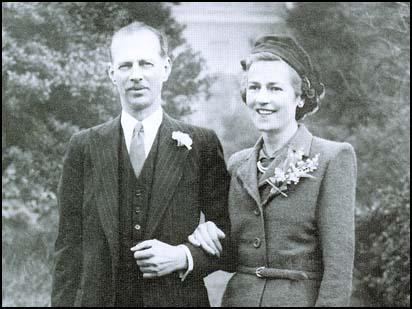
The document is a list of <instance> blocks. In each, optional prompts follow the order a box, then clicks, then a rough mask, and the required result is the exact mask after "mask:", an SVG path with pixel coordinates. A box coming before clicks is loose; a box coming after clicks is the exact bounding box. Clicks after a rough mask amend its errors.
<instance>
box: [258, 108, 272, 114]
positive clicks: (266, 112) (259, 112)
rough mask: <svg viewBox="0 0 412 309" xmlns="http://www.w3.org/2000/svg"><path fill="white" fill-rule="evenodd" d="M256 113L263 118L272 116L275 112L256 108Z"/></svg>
mask: <svg viewBox="0 0 412 309" xmlns="http://www.w3.org/2000/svg"><path fill="white" fill-rule="evenodd" d="M256 112H257V113H258V114H259V115H263V116H267V115H272V114H274V113H276V111H275V110H272V109H265V108H258V109H256Z"/></svg>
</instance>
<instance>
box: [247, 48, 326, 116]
mask: <svg viewBox="0 0 412 309" xmlns="http://www.w3.org/2000/svg"><path fill="white" fill-rule="evenodd" d="M258 61H283V62H284V63H286V62H285V61H284V60H283V59H282V58H280V57H279V56H277V55H275V54H273V53H270V52H258V53H254V54H251V55H250V56H249V57H248V58H247V59H246V60H243V61H241V64H242V68H243V76H242V79H241V85H240V95H241V97H242V100H243V102H245V103H246V92H247V83H248V76H247V75H248V71H249V69H250V66H251V65H252V63H254V62H258ZM286 64H287V66H288V67H289V70H290V73H291V83H292V87H293V89H294V91H295V94H296V96H297V97H301V98H302V99H303V100H304V102H305V104H304V105H303V107H301V108H300V107H299V106H298V107H297V108H296V115H295V119H296V120H301V119H303V118H304V117H305V116H306V115H307V114H312V113H315V112H316V111H317V109H318V108H319V100H316V98H315V99H313V98H310V97H308V95H307V86H306V80H302V78H301V77H300V76H299V74H298V73H297V72H296V71H295V69H293V68H292V67H291V66H290V65H289V64H288V63H286Z"/></svg>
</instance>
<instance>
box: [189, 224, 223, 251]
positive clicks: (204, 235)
mask: <svg viewBox="0 0 412 309" xmlns="http://www.w3.org/2000/svg"><path fill="white" fill-rule="evenodd" d="M225 237H226V235H225V233H223V231H222V230H221V229H219V228H218V227H217V226H216V224H214V223H213V222H212V221H207V222H205V223H202V224H199V226H198V227H197V228H196V230H195V231H194V232H193V233H192V235H189V237H188V240H189V242H190V243H191V244H192V245H194V246H196V247H202V249H203V250H205V251H206V252H207V253H209V254H211V255H216V256H217V257H220V254H221V253H222V250H223V249H222V244H221V243H220V239H224V238H225Z"/></svg>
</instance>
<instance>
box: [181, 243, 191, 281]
mask: <svg viewBox="0 0 412 309" xmlns="http://www.w3.org/2000/svg"><path fill="white" fill-rule="evenodd" d="M179 247H182V248H183V249H184V250H185V253H186V258H187V270H186V271H184V270H180V271H179V278H180V279H181V280H182V282H183V281H185V279H186V277H187V275H189V274H190V273H191V272H192V270H193V257H192V253H190V250H189V248H188V247H187V246H185V245H179Z"/></svg>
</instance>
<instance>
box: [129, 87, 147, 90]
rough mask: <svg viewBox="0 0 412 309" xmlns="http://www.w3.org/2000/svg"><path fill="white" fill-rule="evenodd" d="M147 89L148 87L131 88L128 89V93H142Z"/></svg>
mask: <svg viewBox="0 0 412 309" xmlns="http://www.w3.org/2000/svg"><path fill="white" fill-rule="evenodd" d="M145 89H147V87H143V86H136V87H130V88H128V89H127V91H141V90H145Z"/></svg>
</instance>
